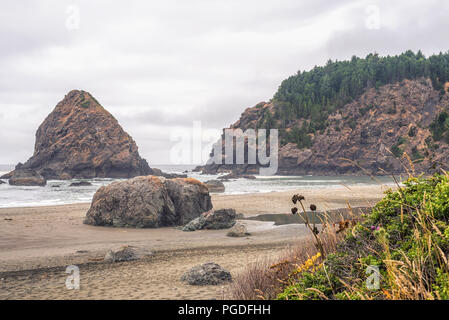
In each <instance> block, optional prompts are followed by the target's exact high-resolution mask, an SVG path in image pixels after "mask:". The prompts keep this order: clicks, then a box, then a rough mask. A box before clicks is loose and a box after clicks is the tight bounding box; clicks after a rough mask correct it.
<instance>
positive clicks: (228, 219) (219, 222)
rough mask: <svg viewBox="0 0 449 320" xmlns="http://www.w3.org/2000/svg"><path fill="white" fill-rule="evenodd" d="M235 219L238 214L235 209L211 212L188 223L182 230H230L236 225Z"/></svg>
mask: <svg viewBox="0 0 449 320" xmlns="http://www.w3.org/2000/svg"><path fill="white" fill-rule="evenodd" d="M235 217H236V213H235V210H234V209H220V210H214V211H212V210H211V211H208V212H205V213H203V214H202V215H200V216H199V217H198V218H196V219H194V220H192V221H190V222H189V223H187V224H186V225H185V226H184V227H183V228H182V230H183V231H195V230H202V229H209V230H219V229H229V228H231V227H232V226H233V225H234V224H235Z"/></svg>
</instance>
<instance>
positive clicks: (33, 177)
mask: <svg viewBox="0 0 449 320" xmlns="http://www.w3.org/2000/svg"><path fill="white" fill-rule="evenodd" d="M9 184H10V185H12V186H39V187H43V186H45V185H46V184H47V180H46V179H45V178H44V177H43V176H41V175H40V174H39V173H37V172H36V171H34V170H31V169H19V170H15V171H14V174H13V175H12V177H11V178H10V179H9Z"/></svg>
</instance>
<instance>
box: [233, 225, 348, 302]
mask: <svg viewBox="0 0 449 320" xmlns="http://www.w3.org/2000/svg"><path fill="white" fill-rule="evenodd" d="M342 239H343V233H339V234H338V233H336V232H335V230H330V229H328V230H323V231H322V232H321V233H320V241H321V245H322V247H323V249H324V251H325V252H329V253H330V252H334V251H335V250H336V247H337V244H338V243H339V241H341V240H342ZM319 251H320V249H319V246H318V245H317V242H316V239H315V238H314V237H313V236H312V235H311V236H310V238H309V239H308V240H304V241H302V242H300V243H298V244H297V245H296V246H294V247H291V248H289V249H286V250H285V251H284V252H282V253H280V255H279V256H278V257H277V258H272V259H264V260H261V261H259V262H257V263H254V264H251V265H249V266H248V267H247V269H246V270H245V271H244V272H243V273H241V274H239V275H237V276H236V277H235V278H234V281H233V283H232V284H231V286H230V288H229V294H228V297H226V298H229V299H236V300H270V299H275V298H276V296H277V295H278V294H279V293H280V292H282V290H283V288H284V287H285V285H286V284H288V281H290V280H291V279H292V277H294V276H295V271H296V270H298V268H300V267H301V266H303V265H305V264H306V263H307V261H309V260H310V259H311V258H312V257H315V256H317V253H319ZM317 260H318V261H317V262H321V261H322V260H323V256H321V255H320V257H319V259H317Z"/></svg>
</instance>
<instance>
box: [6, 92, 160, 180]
mask: <svg viewBox="0 0 449 320" xmlns="http://www.w3.org/2000/svg"><path fill="white" fill-rule="evenodd" d="M17 169H21V170H23V169H32V170H34V171H36V172H37V173H38V174H40V175H42V176H43V177H44V178H45V179H72V178H97V177H99V178H132V177H135V176H140V175H149V174H153V173H154V172H153V170H152V169H151V168H150V167H149V166H148V163H147V162H146V160H144V159H142V158H141V157H140V155H139V152H138V148H137V145H136V143H135V142H134V140H133V139H132V138H131V136H130V135H129V134H127V133H126V132H125V131H124V130H123V128H122V127H121V126H120V125H119V123H118V121H117V120H116V119H115V118H114V117H113V116H112V115H111V114H110V113H109V112H108V111H106V109H105V108H103V107H102V106H101V105H100V104H99V103H98V101H97V100H96V99H95V98H94V97H93V96H92V95H91V94H90V93H88V92H86V91H80V90H73V91H70V92H69V93H68V94H67V95H66V96H65V97H64V99H63V100H62V101H61V102H59V103H58V104H57V105H56V107H55V109H54V110H53V112H52V113H50V115H48V117H47V118H46V119H45V121H44V122H43V123H42V124H41V125H40V127H39V129H38V130H37V133H36V144H35V149H34V154H33V156H32V157H31V158H30V159H29V160H28V161H27V162H26V163H25V164H23V165H22V164H19V165H18V166H17V167H16V170H17ZM12 176H13V172H12V173H9V174H7V175H5V176H4V177H5V178H10V177H12Z"/></svg>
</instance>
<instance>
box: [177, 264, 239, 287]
mask: <svg viewBox="0 0 449 320" xmlns="http://www.w3.org/2000/svg"><path fill="white" fill-rule="evenodd" d="M181 281H184V282H187V283H188V284H190V285H194V286H205V285H218V284H222V283H227V282H231V281H232V276H231V273H230V272H229V271H227V270H225V269H224V268H223V267H221V266H220V265H218V264H216V263H213V262H208V263H205V264H202V265H198V266H195V267H193V268H192V269H190V270H189V271H187V272H186V273H184V274H183V275H182V277H181Z"/></svg>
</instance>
